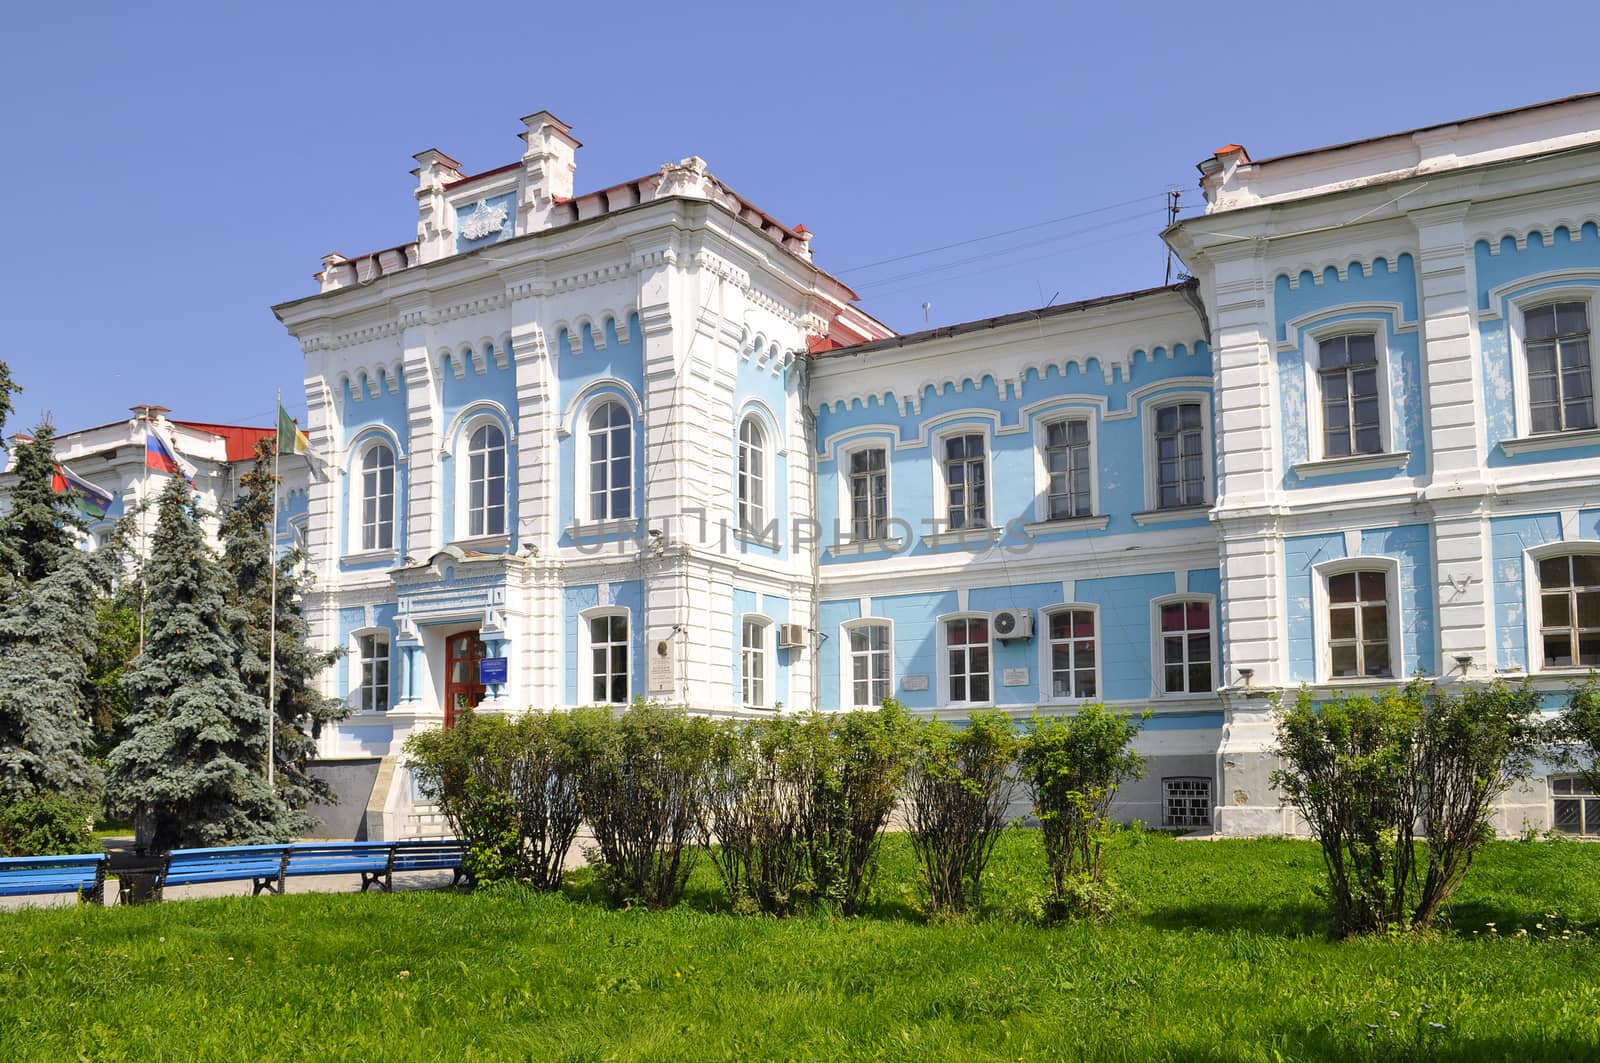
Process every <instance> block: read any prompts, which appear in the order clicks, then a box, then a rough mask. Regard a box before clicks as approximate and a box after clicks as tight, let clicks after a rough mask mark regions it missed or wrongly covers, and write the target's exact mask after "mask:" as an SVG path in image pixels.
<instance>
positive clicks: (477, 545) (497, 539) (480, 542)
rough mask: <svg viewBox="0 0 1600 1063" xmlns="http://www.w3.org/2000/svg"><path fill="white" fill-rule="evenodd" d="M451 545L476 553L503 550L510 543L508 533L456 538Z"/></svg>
mask: <svg viewBox="0 0 1600 1063" xmlns="http://www.w3.org/2000/svg"><path fill="white" fill-rule="evenodd" d="M450 545H451V546H453V547H455V548H456V549H457V550H472V551H476V552H478V553H494V552H495V551H497V550H504V549H506V548H507V547H509V546H510V545H511V536H509V535H479V536H476V537H474V538H471V539H456V540H455V541H453V542H452V543H451V544H450Z"/></svg>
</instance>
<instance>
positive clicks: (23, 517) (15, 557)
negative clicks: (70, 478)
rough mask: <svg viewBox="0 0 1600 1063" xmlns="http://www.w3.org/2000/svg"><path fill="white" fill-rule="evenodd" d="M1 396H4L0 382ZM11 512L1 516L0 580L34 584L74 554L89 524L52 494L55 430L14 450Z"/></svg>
mask: <svg viewBox="0 0 1600 1063" xmlns="http://www.w3.org/2000/svg"><path fill="white" fill-rule="evenodd" d="M0 392H4V386H3V382H0ZM11 458H12V460H11V468H12V471H13V472H14V473H15V474H16V482H15V483H13V484H12V486H11V507H10V509H9V510H8V511H7V512H6V514H5V516H4V517H0V578H3V577H6V576H8V577H10V579H11V580H12V581H15V582H21V583H25V584H26V583H36V582H38V581H39V580H41V579H44V577H46V576H48V575H49V574H50V573H51V572H54V571H55V570H56V568H57V567H58V566H59V565H60V564H61V562H62V560H63V559H64V558H67V557H70V556H72V555H73V554H76V553H77V552H78V543H79V541H80V540H81V539H82V537H83V535H84V533H85V532H87V531H88V528H89V525H88V522H87V521H85V520H84V518H83V515H82V514H81V513H79V512H78V508H77V506H75V505H74V504H73V502H72V499H71V497H70V496H68V495H64V494H62V495H58V494H56V491H55V488H54V487H53V486H52V485H51V480H52V478H53V477H54V475H55V467H56V450H55V429H54V428H52V427H51V426H50V425H49V424H48V423H47V424H42V425H40V426H39V427H38V428H36V429H35V430H34V435H33V438H32V439H27V440H22V441H21V442H18V443H16V444H15V446H13V447H12V452H11Z"/></svg>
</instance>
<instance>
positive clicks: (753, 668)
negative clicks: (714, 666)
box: [739, 618, 767, 709]
mask: <svg viewBox="0 0 1600 1063" xmlns="http://www.w3.org/2000/svg"><path fill="white" fill-rule="evenodd" d="M739 676H740V679H741V680H742V682H743V686H744V704H745V707H746V708H751V709H760V708H765V707H766V705H767V623H766V621H764V620H753V619H749V618H746V620H745V622H744V624H743V625H742V626H741V630H740V636H739Z"/></svg>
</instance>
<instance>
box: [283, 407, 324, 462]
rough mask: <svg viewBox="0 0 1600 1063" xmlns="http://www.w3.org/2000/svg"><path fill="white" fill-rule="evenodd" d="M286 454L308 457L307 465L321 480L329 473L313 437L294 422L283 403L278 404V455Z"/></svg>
mask: <svg viewBox="0 0 1600 1063" xmlns="http://www.w3.org/2000/svg"><path fill="white" fill-rule="evenodd" d="M285 454H298V455H300V456H301V457H303V458H305V459H306V466H307V467H308V468H310V470H311V473H312V475H314V476H315V477H316V478H317V479H319V480H326V479H327V478H328V473H327V470H326V468H325V467H324V462H323V460H322V455H321V454H318V453H317V452H316V451H315V450H313V449H312V447H311V437H310V436H308V435H306V434H305V432H303V431H301V430H300V426H299V425H297V424H295V423H294V418H293V417H290V416H289V411H288V410H286V409H284V408H283V403H281V402H280V403H279V404H278V456H279V457H282V456H283V455H285Z"/></svg>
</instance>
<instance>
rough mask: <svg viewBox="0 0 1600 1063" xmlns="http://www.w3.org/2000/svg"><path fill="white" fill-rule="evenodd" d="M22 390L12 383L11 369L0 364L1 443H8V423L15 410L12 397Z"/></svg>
mask: <svg viewBox="0 0 1600 1063" xmlns="http://www.w3.org/2000/svg"><path fill="white" fill-rule="evenodd" d="M21 390H22V387H21V385H19V384H14V383H12V382H11V367H10V366H8V365H6V363H4V362H0V443H4V442H5V441H6V421H7V419H9V418H10V416H11V412H12V410H13V407H12V405H11V396H12V395H14V394H16V393H17V392H19V391H21Z"/></svg>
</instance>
